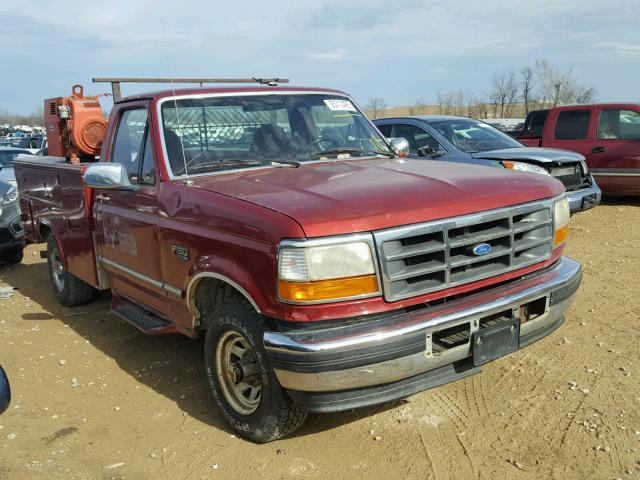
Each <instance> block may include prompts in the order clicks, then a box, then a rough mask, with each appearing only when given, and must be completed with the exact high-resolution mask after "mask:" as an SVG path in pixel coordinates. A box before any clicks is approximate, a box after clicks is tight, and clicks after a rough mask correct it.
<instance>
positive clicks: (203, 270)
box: [186, 255, 269, 319]
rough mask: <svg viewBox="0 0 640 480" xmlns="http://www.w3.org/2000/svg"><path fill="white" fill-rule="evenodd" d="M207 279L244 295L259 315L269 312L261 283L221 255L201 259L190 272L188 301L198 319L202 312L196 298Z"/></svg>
mask: <svg viewBox="0 0 640 480" xmlns="http://www.w3.org/2000/svg"><path fill="white" fill-rule="evenodd" d="M206 278H212V279H216V280H219V281H221V282H224V283H226V284H228V285H230V286H231V287H233V288H234V289H235V290H236V291H237V292H239V293H240V294H241V295H243V296H244V297H245V298H246V299H247V301H249V303H251V305H252V306H253V308H255V309H256V311H257V312H258V313H262V312H263V311H264V310H269V307H268V299H267V298H266V296H265V295H264V293H263V292H262V291H260V289H259V288H257V285H259V284H260V283H264V282H260V281H258V280H257V279H256V278H254V277H253V276H252V275H251V274H250V273H249V272H247V270H246V269H244V268H242V267H241V266H240V265H237V264H236V263H235V262H233V261H231V260H229V259H228V258H225V257H222V256H220V255H205V256H203V257H200V258H199V259H198V260H197V261H196V262H195V263H194V264H193V266H192V267H191V269H190V270H189V281H188V284H187V288H186V300H187V305H188V308H189V311H190V312H191V314H192V315H193V316H194V317H195V318H196V319H199V318H200V312H199V311H198V309H197V307H196V302H195V297H196V292H197V290H198V284H199V283H200V282H201V281H202V280H203V279H206Z"/></svg>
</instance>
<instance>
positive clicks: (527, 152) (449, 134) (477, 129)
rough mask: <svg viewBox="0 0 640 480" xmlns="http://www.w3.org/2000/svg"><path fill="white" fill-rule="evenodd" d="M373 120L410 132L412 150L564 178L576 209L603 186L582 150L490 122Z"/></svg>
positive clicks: (399, 133) (386, 129) (389, 132)
mask: <svg viewBox="0 0 640 480" xmlns="http://www.w3.org/2000/svg"><path fill="white" fill-rule="evenodd" d="M374 123H375V124H376V126H377V127H378V129H379V130H380V132H382V134H383V135H384V136H385V137H387V138H397V137H404V138H406V139H407V141H408V142H409V146H410V148H411V156H414V157H421V158H424V159H427V160H451V161H454V162H463V163H473V164H477V165H488V166H494V167H499V168H509V169H511V170H521V171H526V172H532V173H539V174H543V175H551V176H553V177H555V178H557V179H558V180H560V181H561V182H562V183H563V184H564V186H565V189H566V191H567V198H568V199H569V206H570V208H571V211H572V212H576V211H581V210H587V209H589V208H592V207H595V206H596V205H598V204H599V203H600V200H601V197H602V193H601V192H600V188H599V187H598V185H597V184H596V182H595V180H594V179H593V177H592V176H591V175H590V174H589V171H588V168H587V164H586V163H585V158H584V157H583V156H582V155H580V154H578V153H575V152H570V151H568V150H558V149H553V148H532V147H526V146H524V145H523V144H521V143H520V142H518V141H517V140H515V139H513V138H511V137H510V136H509V135H507V134H505V133H503V132H501V131H500V130H498V129H497V128H494V127H492V126H491V125H489V124H488V123H484V122H481V121H479V120H475V119H473V118H467V117H456V116H449V115H425V116H419V117H396V118H383V119H378V120H374Z"/></svg>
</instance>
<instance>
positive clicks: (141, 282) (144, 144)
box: [94, 104, 164, 308]
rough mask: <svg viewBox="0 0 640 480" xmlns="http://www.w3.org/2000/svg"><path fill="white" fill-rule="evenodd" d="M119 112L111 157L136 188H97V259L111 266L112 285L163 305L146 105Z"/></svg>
mask: <svg viewBox="0 0 640 480" xmlns="http://www.w3.org/2000/svg"><path fill="white" fill-rule="evenodd" d="M115 117H116V118H117V119H118V120H117V122H118V123H117V125H116V127H115V135H114V141H113V143H112V145H111V148H110V150H109V152H108V153H107V155H108V156H109V158H108V160H109V161H110V162H112V163H120V164H122V165H123V166H124V167H125V169H126V171H127V174H128V176H129V181H130V182H131V184H132V185H134V186H135V189H132V190H96V192H95V202H94V219H95V229H96V237H97V238H96V243H97V252H98V260H99V261H100V263H101V266H102V267H103V268H104V269H105V270H107V271H108V272H109V279H110V285H111V289H112V290H115V291H116V292H117V293H118V294H121V295H123V296H125V297H128V298H130V299H131V300H134V301H137V302H139V303H142V304H143V305H148V306H150V307H156V308H158V307H159V305H160V303H159V300H160V299H162V297H163V296H164V295H163V293H164V292H163V290H162V282H161V278H162V274H161V270H160V254H159V241H158V223H159V217H158V195H157V184H158V182H157V181H156V168H155V153H154V150H153V144H154V143H153V141H152V138H151V131H150V129H149V122H148V117H149V116H148V111H147V106H146V104H137V105H135V106H130V105H127V106H126V109H125V108H122V109H121V110H120V111H119V112H118V114H117V115H116V116H115Z"/></svg>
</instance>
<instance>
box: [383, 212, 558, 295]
mask: <svg viewBox="0 0 640 480" xmlns="http://www.w3.org/2000/svg"><path fill="white" fill-rule="evenodd" d="M551 206H552V202H551V201H550V200H546V201H542V202H536V203H530V204H524V205H518V206H515V207H509V208H504V209H500V210H492V211H489V212H482V213H478V214H473V215H466V216H462V217H454V218H449V219H445V220H438V221H434V222H428V223H420V224H416V225H409V226H405V227H397V228H391V229H387V230H380V231H377V232H374V234H373V235H374V238H375V242H376V248H377V250H378V257H379V258H380V266H381V272H382V283H383V289H384V296H385V299H386V300H388V301H395V300H400V299H403V298H408V297H413V296H416V295H422V294H425V293H430V292H435V291H438V290H443V289H446V288H449V287H454V286H458V285H463V284H465V283H469V282H473V281H476V280H480V279H483V278H488V277H492V276H496V275H500V274H502V273H505V272H509V271H511V270H515V269H517V268H522V267H525V266H527V265H532V264H534V263H537V262H540V261H542V260H545V259H547V258H549V257H550V256H551V241H552V236H553V225H552V216H551V215H552V214H551V212H552V209H551ZM480 244H488V245H489V246H490V247H491V248H490V251H489V252H487V253H485V254H478V253H477V252H476V253H474V247H477V246H478V245H480ZM485 247H486V246H485Z"/></svg>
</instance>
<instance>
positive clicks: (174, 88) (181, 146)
mask: <svg viewBox="0 0 640 480" xmlns="http://www.w3.org/2000/svg"><path fill="white" fill-rule="evenodd" d="M160 30H161V31H162V42H163V43H165V44H166V39H165V35H164V17H160ZM165 59H166V61H167V65H169V49H168V48H167V49H166V50H165ZM112 85H113V84H112ZM171 91H172V93H173V108H174V110H175V112H176V124H177V126H178V131H179V132H180V135H178V137H179V138H180V151H181V152H182V163H183V164H184V175H185V177H186V180H187V181H189V169H188V167H187V156H186V154H185V153H184V143H183V142H182V126H181V124H180V113H179V112H178V100H177V99H176V84H175V82H174V81H173V77H171ZM163 123H164V122H163ZM163 130H164V125H163ZM163 134H164V132H163ZM165 143H166V138H165ZM168 154H169V152H168V151H167V155H168Z"/></svg>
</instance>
